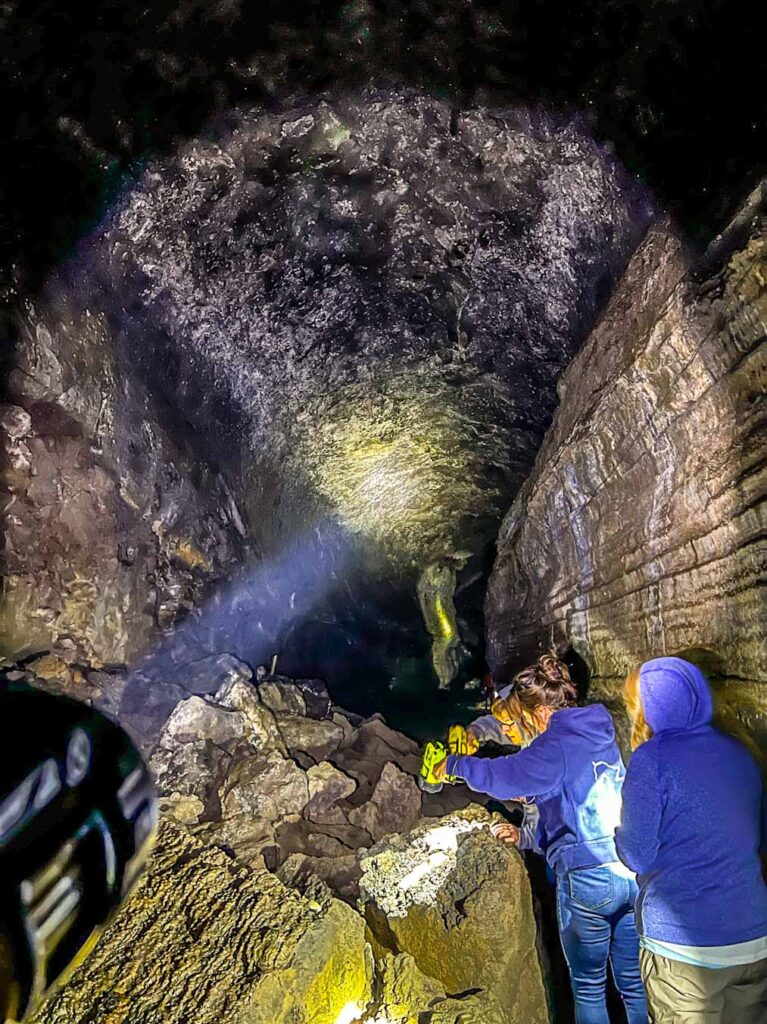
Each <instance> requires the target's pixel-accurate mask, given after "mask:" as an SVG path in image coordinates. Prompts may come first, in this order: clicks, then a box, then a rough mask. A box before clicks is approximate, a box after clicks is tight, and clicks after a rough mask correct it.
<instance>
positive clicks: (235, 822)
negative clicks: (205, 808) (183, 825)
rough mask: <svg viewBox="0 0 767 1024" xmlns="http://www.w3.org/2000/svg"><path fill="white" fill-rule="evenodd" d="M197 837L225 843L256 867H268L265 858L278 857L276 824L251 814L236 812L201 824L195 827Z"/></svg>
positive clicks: (273, 860)
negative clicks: (218, 819)
mask: <svg viewBox="0 0 767 1024" xmlns="http://www.w3.org/2000/svg"><path fill="white" fill-rule="evenodd" d="M194 834H195V835H196V836H198V838H200V839H203V840H205V842H208V843H214V844H215V845H217V846H222V847H223V848H224V849H225V850H227V851H229V852H231V853H232V854H234V856H236V857H237V859H238V860H240V861H242V862H243V863H245V864H249V865H250V866H251V867H253V868H257V869H259V870H265V869H266V867H267V865H266V861H267V859H268V860H269V862H270V863H272V864H273V863H274V862H275V861H276V860H277V859H278V848H277V840H276V838H275V833H274V825H273V823H272V822H271V821H266V820H265V819H263V818H254V817H253V816H252V815H250V814H234V815H231V816H229V817H227V818H226V819H224V820H223V821H214V822H209V823H205V824H202V825H201V826H199V827H198V828H196V829H195V830H194Z"/></svg>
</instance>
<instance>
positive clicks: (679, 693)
mask: <svg viewBox="0 0 767 1024" xmlns="http://www.w3.org/2000/svg"><path fill="white" fill-rule="evenodd" d="M626 702H627V705H628V707H629V711H630V713H631V716H632V719H633V730H632V746H635V747H636V750H635V752H634V755H633V757H632V758H631V762H630V764H629V767H628V771H627V774H626V781H625V783H624V786H623V816H622V820H621V824H620V827H619V828H618V830H617V833H616V837H615V844H616V847H617V850H618V855H619V857H620V858H621V860H622V861H623V862H624V864H626V865H627V866H628V867H630V868H631V869H632V870H633V871H636V872H637V874H638V879H639V887H640V896H639V900H638V902H637V922H638V927H639V932H640V936H641V945H642V951H641V968H642V977H643V980H644V983H645V987H646V989H647V995H648V1002H649V1004H650V1019H651V1021H653V1022H658V1024H660V1022H666V1021H674V1022H678V1024H687V1022H690V1024H692V1022H699V1021H700V1022H702V1021H704V1020H705V1022H706V1024H765V1022H767V886H765V884H764V880H763V877H762V868H761V863H760V858H759V853H760V848H761V849H764V847H765V845H766V844H765V795H764V791H763V787H762V781H761V778H760V775H759V769H758V768H757V765H756V762H755V761H754V759H753V758H752V756H751V755H750V754H749V752H748V751H747V750H746V748H745V747H744V746H743V745H742V744H741V743H739V742H738V741H737V740H734V739H732V738H731V737H730V736H726V735H724V734H723V733H720V732H718V731H717V730H716V729H714V728H713V726H712V724H711V718H712V713H713V705H712V700H711V692H710V690H709V687H708V684H707V682H706V679H705V676H704V675H703V674H702V672H701V671H700V670H699V669H698V668H696V667H695V666H694V665H691V664H690V663H689V662H687V661H684V660H682V659H681V658H656V659H655V660H653V661H648V662H645V664H644V665H642V667H641V669H639V671H638V672H636V673H633V674H632V675H631V676H629V678H628V680H627V684H626ZM638 744H641V745H638Z"/></svg>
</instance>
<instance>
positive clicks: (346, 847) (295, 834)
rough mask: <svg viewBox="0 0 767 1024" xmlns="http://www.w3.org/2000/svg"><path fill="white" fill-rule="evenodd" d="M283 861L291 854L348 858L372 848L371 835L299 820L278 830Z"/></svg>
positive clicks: (346, 824)
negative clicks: (357, 851)
mask: <svg viewBox="0 0 767 1024" xmlns="http://www.w3.org/2000/svg"><path fill="white" fill-rule="evenodd" d="M276 838H277V844H278V846H279V855H280V860H281V861H282V860H284V859H285V858H287V857H288V856H289V855H290V854H291V853H305V854H308V855H309V856H311V857H346V856H348V855H349V854H351V853H354V852H355V851H356V850H361V849H367V848H368V847H369V846H371V845H372V839H371V838H370V835H369V833H368V832H366V831H365V830H364V829H361V828H358V827H357V826H355V825H350V824H349V823H348V822H346V823H345V824H343V825H334V824H327V825H318V824H317V823H316V822H310V821H304V820H302V819H298V820H295V821H287V822H284V823H282V824H281V825H279V827H278V828H277V829H276Z"/></svg>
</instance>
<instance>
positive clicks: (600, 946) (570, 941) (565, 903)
mask: <svg viewBox="0 0 767 1024" xmlns="http://www.w3.org/2000/svg"><path fill="white" fill-rule="evenodd" d="M622 870H623V869H622V868H621V867H620V866H619V865H610V864H603V865H601V866H600V867H595V868H582V869H580V870H578V871H571V872H570V873H569V874H567V875H565V876H563V877H561V878H559V879H558V880H557V920H558V922H559V934H560V937H561V939H562V949H563V950H564V953H565V959H566V960H567V966H568V967H569V968H570V980H571V982H572V986H573V996H574V998H575V1021H576V1024H610V1018H609V1017H608V1015H607V1001H606V989H607V962H608V960H609V961H610V966H611V967H612V972H613V977H614V979H615V985H616V987H617V989H618V991H619V992H620V994H621V998H622V999H623V1005H624V1006H625V1008H626V1016H627V1018H628V1024H647V1001H646V999H645V992H644V988H643V986H642V978H641V975H640V973H639V937H638V936H637V930H636V924H635V921H634V901H635V900H636V897H637V893H638V891H639V890H638V887H637V884H636V882H635V881H634V879H633V878H627V877H625V875H624V874H621V873H619V872H620V871H622Z"/></svg>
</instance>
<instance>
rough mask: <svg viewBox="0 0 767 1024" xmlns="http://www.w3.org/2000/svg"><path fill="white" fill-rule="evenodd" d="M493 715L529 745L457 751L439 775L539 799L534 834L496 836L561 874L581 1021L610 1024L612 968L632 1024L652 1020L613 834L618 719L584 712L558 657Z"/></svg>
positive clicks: (560, 895)
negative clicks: (514, 749) (484, 753)
mask: <svg viewBox="0 0 767 1024" xmlns="http://www.w3.org/2000/svg"><path fill="white" fill-rule="evenodd" d="M493 711H494V714H495V717H496V718H497V719H498V721H499V725H500V726H501V727H502V728H503V729H504V734H505V735H506V736H509V734H513V738H514V739H515V740H520V741H521V742H522V743H523V744H524V746H523V749H522V750H520V751H519V752H518V753H516V754H510V755H508V756H501V757H494V758H486V759H480V758H477V757H474V756H471V755H463V756H457V755H450V756H448V757H447V758H446V759H445V760H444V761H442V762H441V764H440V765H439V766H437V769H436V772H437V774H438V775H444V774H450V775H455V776H457V777H459V778H461V779H463V780H464V781H465V782H466V783H467V784H468V786H469V787H470V788H471V789H473V790H476V791H477V792H481V793H487V794H489V795H490V796H492V797H494V798H496V799H498V800H512V799H517V800H523V801H524V800H526V799H534V800H535V803H536V805H537V808H538V812H539V818H538V824H537V829H536V834H535V837H534V838H533V837H526V836H525V835H524V833H521V832H520V831H519V830H517V829H515V828H514V827H513V826H511V825H508V824H504V825H502V826H499V828H498V830H497V832H496V834H499V833H500V834H501V836H502V838H506V839H510V840H512V841H515V842H517V844H518V845H519V846H520V847H521V848H534V849H536V850H537V851H538V852H540V853H543V854H544V855H545V856H546V859H547V861H548V864H549V865H550V867H551V868H552V870H553V871H554V873H555V875H556V879H557V918H558V924H559V932H560V937H561V941H562V948H563V950H564V954H565V958H566V960H567V963H568V967H569V970H570V978H571V984H572V989H573V996H574V1001H575V1018H576V1022H577V1024H609V1017H608V1011H607V999H606V983H607V964H608V962H609V963H610V964H611V966H612V971H613V976H614V978H615V982H616V985H617V988H618V990H619V992H620V994H621V997H622V999H623V1003H624V1006H625V1009H626V1014H627V1018H628V1022H629V1024H647V1005H646V1001H645V994H644V990H643V988H642V982H641V978H640V975H639V940H638V937H637V932H636V928H635V923H634V900H635V898H636V894H637V885H636V881H635V879H634V877H633V875H632V874H631V872H629V871H627V870H626V869H625V868H624V867H623V866H622V865H621V864H620V863H619V861H618V857H617V855H616V852H615V842H614V838H613V837H614V831H615V826H616V825H617V823H618V819H619V816H620V790H621V784H622V782H623V777H624V774H625V771H624V766H623V761H622V759H621V755H620V752H619V750H618V747H617V744H616V741H615V730H614V728H613V723H612V719H611V718H610V715H609V713H608V712H607V709H606V708H605V707H603V706H602V705H601V704H592V705H590V706H588V707H580V708H579V707H576V691H575V687H574V686H573V683H572V682H571V680H570V676H569V673H568V671H567V667H566V666H565V665H564V664H563V663H562V662H560V661H559V660H558V659H557V658H555V657H553V656H552V655H544V657H543V658H541V659H539V660H538V661H537V662H536V663H535V665H532V666H531V667H530V668H527V669H525V670H523V671H522V672H520V673H519V674H518V675H517V676H515V677H514V680H513V682H512V684H511V686H510V687H509V689H508V691H507V692H506V696H505V697H502V698H501V701H496V702H495V704H494V705H493ZM526 839H527V841H525V840H526Z"/></svg>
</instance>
